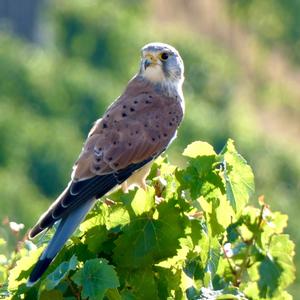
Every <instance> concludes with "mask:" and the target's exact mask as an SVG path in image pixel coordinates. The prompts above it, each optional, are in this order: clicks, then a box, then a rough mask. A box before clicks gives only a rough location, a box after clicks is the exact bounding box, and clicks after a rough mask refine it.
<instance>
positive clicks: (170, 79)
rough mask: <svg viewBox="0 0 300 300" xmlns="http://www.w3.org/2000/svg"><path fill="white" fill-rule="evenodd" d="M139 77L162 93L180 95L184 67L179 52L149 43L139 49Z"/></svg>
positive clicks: (164, 45) (160, 44) (172, 48)
mask: <svg viewBox="0 0 300 300" xmlns="http://www.w3.org/2000/svg"><path fill="white" fill-rule="evenodd" d="M139 76H141V77H143V78H144V79H146V80H148V81H150V82H152V83H154V84H155V85H156V86H158V87H160V88H161V89H162V90H163V91H164V92H166V93H168V94H170V95H172V94H174V93H177V94H178V93H179V94H182V83H183V81H184V65H183V61H182V58H181V57H180V54H179V52H178V51H177V50H176V49H175V48H174V47H173V46H171V45H168V44H164V43H150V44H147V45H145V46H144V47H143V48H142V49H141V64H140V72H139Z"/></svg>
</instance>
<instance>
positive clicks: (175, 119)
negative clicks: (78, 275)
mask: <svg viewBox="0 0 300 300" xmlns="http://www.w3.org/2000/svg"><path fill="white" fill-rule="evenodd" d="M183 82H184V64H183V60H182V58H181V56H180V54H179V52H178V51H177V50H176V49H175V48H174V47H173V46H171V45H168V44H164V43H159V42H152V43H149V44H147V45H145V46H144V47H142V48H141V59H140V67H139V70H138V72H137V74H136V75H135V76H134V77H133V78H132V79H131V80H130V81H129V82H128V84H127V86H126V87H125V89H124V92H123V94H121V95H120V96H119V97H118V98H117V99H116V100H115V101H114V102H113V103H112V104H111V105H110V106H109V107H108V108H107V110H106V111H105V113H104V114H103V117H102V118H100V119H98V120H97V121H96V122H95V123H94V125H93V127H92V128H91V130H90V132H89V134H88V136H87V139H86V141H85V143H84V145H83V148H82V151H81V153H80V155H79V157H78V159H77V160H76V162H75V164H74V166H73V171H72V173H71V180H70V182H69V183H68V185H67V187H66V188H65V190H64V191H63V192H62V193H61V194H60V195H59V196H58V198H57V199H56V200H55V201H54V202H53V204H52V205H51V206H50V207H49V208H48V210H47V211H46V212H45V213H44V214H42V216H41V217H40V218H39V220H38V221H37V223H36V224H35V225H34V226H33V227H32V229H31V230H30V232H29V239H33V238H34V237H36V236H37V235H38V234H40V233H41V232H43V231H46V230H48V229H49V228H51V227H52V226H53V225H54V224H55V223H57V226H56V228H57V229H56V231H55V233H54V235H53V237H52V239H51V240H50V242H49V244H48V245H47V247H46V248H45V250H44V251H43V253H42V254H41V256H40V257H39V259H38V261H37V262H36V264H35V265H34V267H33V269H32V271H31V273H30V275H29V278H28V281H27V286H28V287H30V286H32V285H34V284H35V283H36V282H37V281H39V279H40V278H41V277H42V275H43V274H44V273H45V271H46V270H47V268H48V266H49V265H50V263H51V262H52V261H53V260H54V258H55V257H56V255H57V254H58V253H59V251H60V250H61V248H62V247H63V246H64V244H65V243H66V242H67V240H68V239H69V237H70V236H71V235H72V234H73V232H74V231H75V229H76V228H77V227H78V226H79V224H80V223H81V222H82V221H83V220H84V218H85V216H86V215H87V213H88V212H89V211H90V210H91V209H92V207H93V206H94V204H95V202H96V201H97V200H98V199H100V198H101V197H103V196H104V195H106V194H108V193H109V192H111V191H112V190H114V189H116V188H117V187H121V188H122V189H123V190H124V191H125V192H126V191H127V190H128V188H132V187H134V186H139V187H142V188H146V183H145V179H146V177H147V175H148V174H149V170H150V167H151V163H152V162H153V160H155V159H156V158H157V157H158V156H159V155H160V154H162V153H163V152H164V151H165V150H166V148H167V147H168V146H169V145H170V144H171V142H172V141H173V140H174V139H175V138H176V135H177V129H178V127H179V125H180V123H181V121H182V119H183V116H184V108H185V106H184V96H183V91H182V85H183Z"/></svg>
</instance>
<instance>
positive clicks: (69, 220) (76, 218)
mask: <svg viewBox="0 0 300 300" xmlns="http://www.w3.org/2000/svg"><path fill="white" fill-rule="evenodd" d="M95 202H96V199H91V200H89V201H86V202H84V203H83V204H82V205H80V206H78V207H77V208H76V209H74V210H72V211H71V212H70V214H69V215H67V216H65V217H64V218H63V219H62V220H61V221H60V223H59V225H58V228H57V230H56V232H55V234H54V236H53V238H52V240H51V241H50V243H49V245H48V246H47V248H46V249H45V250H44V252H43V253H42V255H41V256H40V258H39V260H38V262H37V263H36V265H35V266H34V268H33V270H32V272H31V274H30V277H29V279H28V282H27V286H28V287H30V286H32V285H34V284H35V283H36V282H37V281H38V280H39V279H40V278H41V276H42V275H43V274H44V272H45V271H46V269H47V268H48V266H49V264H50V263H51V261H52V260H53V259H54V258H55V256H56V255H57V253H58V252H59V251H60V249H61V248H62V247H63V245H64V244H65V243H66V241H67V240H68V238H69V237H70V236H71V234H72V233H73V232H74V231H75V229H76V228H77V226H78V225H79V224H80V223H81V222H82V220H83V219H84V217H85V216H86V214H87V213H88V212H89V210H90V209H91V208H92V206H93V205H94V204H95Z"/></svg>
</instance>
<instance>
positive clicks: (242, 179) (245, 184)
mask: <svg viewBox="0 0 300 300" xmlns="http://www.w3.org/2000/svg"><path fill="white" fill-rule="evenodd" d="M221 157H222V160H223V164H224V179H225V185H226V194H227V198H228V200H229V202H230V204H231V206H232V207H233V209H234V210H235V211H236V212H237V213H238V214H240V213H241V211H242V210H243V208H244V207H245V205H246V204H247V203H248V200H249V198H250V196H251V195H252V194H253V192H254V176H253V173H252V170H251V167H250V166H249V165H247V162H246V160H245V159H244V158H243V157H242V156H241V155H240V154H238V153H237V151H236V149H235V147H234V144H233V141H232V140H231V139H229V140H228V142H227V144H226V146H225V147H224V149H223V150H222V152H221Z"/></svg>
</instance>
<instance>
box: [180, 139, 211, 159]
mask: <svg viewBox="0 0 300 300" xmlns="http://www.w3.org/2000/svg"><path fill="white" fill-rule="evenodd" d="M182 154H183V155H184V156H187V157H191V158H196V157H197V156H212V155H216V152H215V151H214V148H213V147H212V146H211V145H210V144H208V143H206V142H202V141H196V142H193V143H191V144H189V145H188V146H187V147H186V148H185V149H184V151H183V153H182Z"/></svg>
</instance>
